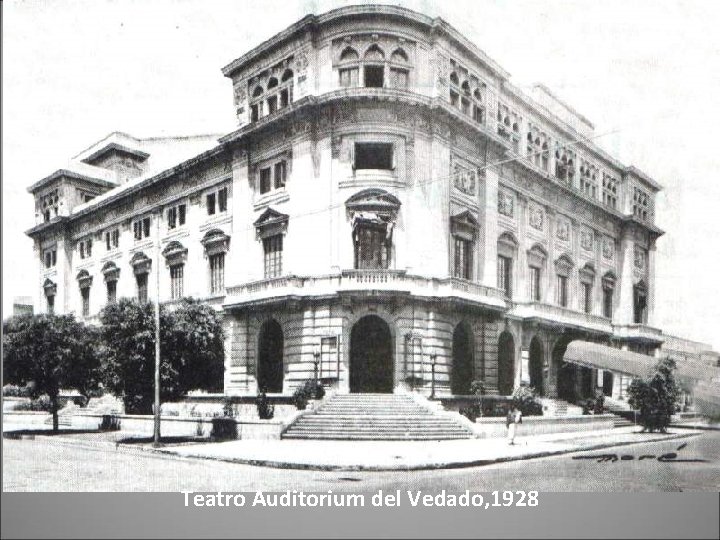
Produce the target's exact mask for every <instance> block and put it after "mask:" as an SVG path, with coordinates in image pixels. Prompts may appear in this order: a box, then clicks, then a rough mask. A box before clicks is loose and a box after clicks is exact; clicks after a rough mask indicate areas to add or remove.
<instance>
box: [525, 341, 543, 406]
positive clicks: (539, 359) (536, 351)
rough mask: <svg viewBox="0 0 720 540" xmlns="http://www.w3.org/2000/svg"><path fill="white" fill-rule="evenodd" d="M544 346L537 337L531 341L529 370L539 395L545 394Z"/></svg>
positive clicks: (531, 383) (532, 384)
mask: <svg viewBox="0 0 720 540" xmlns="http://www.w3.org/2000/svg"><path fill="white" fill-rule="evenodd" d="M543 364H544V362H543V346H542V343H541V342H540V340H539V339H538V338H537V337H534V338H533V339H532V341H531V342H530V358H529V361H528V371H529V375H530V386H532V387H533V388H534V389H535V392H537V394H538V395H541V396H544V395H545V388H544V384H543Z"/></svg>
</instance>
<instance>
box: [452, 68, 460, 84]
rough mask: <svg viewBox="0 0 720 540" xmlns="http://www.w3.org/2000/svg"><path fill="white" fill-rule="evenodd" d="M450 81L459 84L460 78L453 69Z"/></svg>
mask: <svg viewBox="0 0 720 540" xmlns="http://www.w3.org/2000/svg"><path fill="white" fill-rule="evenodd" d="M450 83H451V84H454V85H455V86H458V85H459V84H460V78H459V77H458V74H457V73H455V72H454V71H453V72H452V73H451V74H450Z"/></svg>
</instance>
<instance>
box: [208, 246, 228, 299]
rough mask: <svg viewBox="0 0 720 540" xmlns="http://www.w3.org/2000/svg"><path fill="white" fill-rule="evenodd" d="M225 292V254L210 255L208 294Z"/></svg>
mask: <svg viewBox="0 0 720 540" xmlns="http://www.w3.org/2000/svg"><path fill="white" fill-rule="evenodd" d="M223 292H225V253H216V254H214V255H210V293H212V294H222V293H223Z"/></svg>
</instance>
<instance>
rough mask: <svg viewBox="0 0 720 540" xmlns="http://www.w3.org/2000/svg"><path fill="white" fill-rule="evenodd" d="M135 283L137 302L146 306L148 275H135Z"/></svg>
mask: <svg viewBox="0 0 720 540" xmlns="http://www.w3.org/2000/svg"><path fill="white" fill-rule="evenodd" d="M135 281H136V283H137V299H138V302H140V303H141V304H146V303H147V301H148V274H147V273H142V274H135Z"/></svg>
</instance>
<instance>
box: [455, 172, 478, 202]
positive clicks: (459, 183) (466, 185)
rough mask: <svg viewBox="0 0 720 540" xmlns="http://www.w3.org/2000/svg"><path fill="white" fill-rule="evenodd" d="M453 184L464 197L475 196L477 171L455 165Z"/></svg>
mask: <svg viewBox="0 0 720 540" xmlns="http://www.w3.org/2000/svg"><path fill="white" fill-rule="evenodd" d="M453 184H454V186H455V188H456V189H457V190H459V191H461V192H463V193H465V194H466V195H471V196H475V194H476V193H477V171H475V170H471V169H466V168H465V167H462V166H460V165H459V164H455V167H454V171H453Z"/></svg>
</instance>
